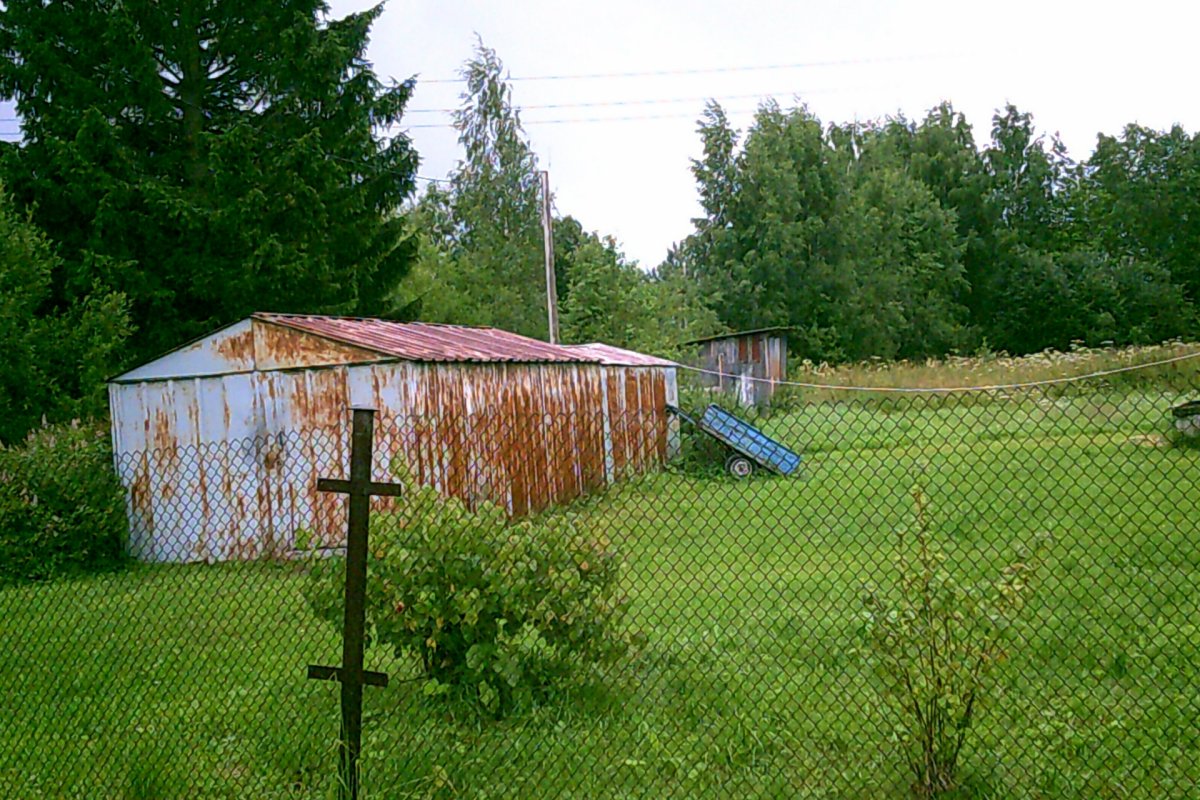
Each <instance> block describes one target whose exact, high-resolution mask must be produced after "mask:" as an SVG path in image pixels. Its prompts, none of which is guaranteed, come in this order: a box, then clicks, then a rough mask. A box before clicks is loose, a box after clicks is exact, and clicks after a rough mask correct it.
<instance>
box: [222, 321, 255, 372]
mask: <svg viewBox="0 0 1200 800" xmlns="http://www.w3.org/2000/svg"><path fill="white" fill-rule="evenodd" d="M216 350H217V355H219V356H221V357H222V358H225V359H228V360H229V361H231V362H233V363H234V364H237V365H238V366H249V365H252V364H253V363H254V330H253V326H251V329H250V330H248V331H245V332H243V333H239V334H237V335H235V336H227V337H225V338H224V339H221V340H220V341H218V342H217V347H216Z"/></svg>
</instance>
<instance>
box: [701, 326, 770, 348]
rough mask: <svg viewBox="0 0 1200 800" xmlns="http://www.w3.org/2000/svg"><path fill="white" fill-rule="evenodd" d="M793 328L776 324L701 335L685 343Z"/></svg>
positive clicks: (733, 337)
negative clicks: (769, 326) (771, 326)
mask: <svg viewBox="0 0 1200 800" xmlns="http://www.w3.org/2000/svg"><path fill="white" fill-rule="evenodd" d="M790 330H791V328H790V327H789V326H787V325H776V326H775V327H773V328H754V329H753V330H748V331H733V332H732V333H718V334H714V335H713V336H701V337H700V338H699V339H689V340H688V341H686V342H680V344H681V345H683V344H703V343H704V342H712V341H716V340H717V339H737V338H738V337H740V336H751V335H753V334H756V333H787V332H788V331H790Z"/></svg>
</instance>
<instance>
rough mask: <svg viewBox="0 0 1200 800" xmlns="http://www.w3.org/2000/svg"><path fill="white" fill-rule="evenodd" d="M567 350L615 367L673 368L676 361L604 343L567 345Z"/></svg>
mask: <svg viewBox="0 0 1200 800" xmlns="http://www.w3.org/2000/svg"><path fill="white" fill-rule="evenodd" d="M565 349H567V350H571V351H574V352H576V353H579V354H580V355H582V356H584V357H587V358H589V359H590V360H595V361H599V362H600V363H601V364H605V365H608V366H613V367H673V366H675V362H674V361H668V360H667V359H665V358H659V357H658V356H649V355H646V354H645V353H639V352H637V351H636V350H626V349H625V348H623V347H614V346H613V345H611V344H604V343H603V342H591V343H590V344H571V345H566V346H565Z"/></svg>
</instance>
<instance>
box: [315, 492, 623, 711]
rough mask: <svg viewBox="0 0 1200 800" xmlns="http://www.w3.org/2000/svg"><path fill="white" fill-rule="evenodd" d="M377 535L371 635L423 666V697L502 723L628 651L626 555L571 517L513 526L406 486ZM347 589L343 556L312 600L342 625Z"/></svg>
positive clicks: (318, 573)
mask: <svg viewBox="0 0 1200 800" xmlns="http://www.w3.org/2000/svg"><path fill="white" fill-rule="evenodd" d="M370 535H371V540H370V556H369V564H368V570H367V576H368V584H367V603H366V608H367V630H368V635H369V636H370V639H371V641H372V643H378V644H381V645H385V646H388V647H391V648H392V649H393V650H394V652H395V653H396V654H397V655H401V654H409V655H412V656H415V657H416V658H417V659H418V660H419V663H420V665H421V669H422V673H423V675H424V678H425V684H424V688H425V692H426V694H430V695H440V694H446V693H448V692H450V691H452V690H453V691H455V692H456V694H459V695H461V696H463V697H466V698H468V699H469V700H470V701H471V702H473V703H476V704H478V705H479V706H482V707H483V708H485V709H487V710H488V711H491V712H492V713H494V714H496V715H497V716H499V715H502V714H504V713H507V712H509V711H511V710H513V709H515V708H519V707H528V706H530V705H531V704H533V703H536V702H539V701H541V700H544V699H546V698H547V697H548V696H549V695H550V694H551V693H552V692H553V691H554V690H557V689H563V688H567V687H570V686H572V685H580V684H582V683H583V682H586V681H587V679H588V678H589V675H590V674H591V672H592V670H594V669H595V668H597V667H598V666H600V665H602V664H605V663H611V662H612V661H613V660H615V659H617V658H619V657H620V656H621V655H623V654H624V653H625V652H626V650H627V647H628V645H629V643H630V639H629V638H628V636H627V635H625V634H623V633H622V632H621V631H620V630H619V623H620V621H621V619H622V616H623V614H624V611H625V607H626V599H625V597H624V596H623V595H621V594H620V592H619V591H618V586H617V583H618V575H619V572H620V567H621V559H620V557H619V555H618V554H617V553H616V552H615V551H614V550H613V549H612V547H611V546H610V545H609V543H608V542H607V541H606V540H605V539H604V538H603V537H600V536H596V535H593V534H592V533H591V532H589V531H588V530H586V528H585V527H584V526H583V525H582V523H581V522H580V520H579V519H578V518H576V517H575V516H574V515H571V514H565V513H560V514H555V515H552V516H546V517H543V518H540V519H536V520H522V521H518V522H513V523H510V522H509V521H508V520H507V519H506V518H505V515H504V512H503V510H501V509H500V508H498V507H496V506H491V505H485V506H482V507H481V508H479V509H478V510H475V511H472V510H470V509H468V508H467V507H466V506H465V505H464V504H463V503H462V502H461V501H459V500H456V499H448V498H444V497H441V496H440V495H438V494H437V492H436V491H434V490H433V489H431V488H428V487H421V488H416V487H412V486H409V487H407V489H406V492H405V498H404V500H403V501H402V503H401V505H400V506H399V507H398V508H397V510H395V511H394V512H387V513H380V514H377V515H375V517H374V519H373V520H372V524H371V534H370ZM344 581H345V565H344V560H343V559H341V558H333V559H323V560H318V561H315V562H314V565H313V570H312V580H311V582H310V584H309V588H308V598H309V601H310V604H311V605H312V608H313V610H314V612H315V613H316V615H317V616H318V617H319V618H321V619H323V620H326V621H328V622H330V623H332V624H334V625H335V626H339V628H340V626H341V624H342V596H343V595H342V592H343V587H344Z"/></svg>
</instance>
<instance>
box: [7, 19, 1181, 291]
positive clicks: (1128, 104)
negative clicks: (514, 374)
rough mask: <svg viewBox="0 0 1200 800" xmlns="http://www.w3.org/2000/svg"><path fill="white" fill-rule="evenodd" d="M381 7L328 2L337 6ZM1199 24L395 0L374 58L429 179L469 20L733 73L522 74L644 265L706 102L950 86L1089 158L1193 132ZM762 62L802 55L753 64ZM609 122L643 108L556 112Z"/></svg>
mask: <svg viewBox="0 0 1200 800" xmlns="http://www.w3.org/2000/svg"><path fill="white" fill-rule="evenodd" d="M373 4H374V0H333V2H332V6H333V12H334V13H335V14H336V15H338V16H341V15H344V14H346V13H349V12H351V11H357V10H361V9H364V8H368V7H370V6H371V5H373ZM1197 29H1200V3H1194V2H1155V1H1154V0H1141V2H1137V3H1128V2H1124V3H1119V4H1118V3H1106V2H1103V0H1099V1H1097V0H1093V1H1092V2H1072V3H1066V2H1055V1H1054V0H1040V2H1026V1H1025V0H1006V1H1005V2H995V3H981V2H975V1H974V0H956V1H955V2H934V1H932V0H931V1H929V2H883V0H859V1H858V2H853V1H848V0H838V1H837V2H834V1H833V0H822V1H821V2H770V1H768V0H745V1H744V2H740V3H731V2H724V3H718V2H698V1H696V0H693V1H692V2H646V0H641V2H630V1H629V0H599V1H598V0H592V2H574V1H573V0H554V2H543V1H542V0H506V1H505V2H495V0H493V1H492V2H484V1H483V0H478V1H476V2H454V1H451V0H440V1H439V0H391V2H390V3H388V5H387V6H386V10H385V11H384V13H383V16H382V18H381V19H380V20H379V22H378V23H376V26H375V29H374V31H373V35H372V43H371V48H370V51H369V56H370V58H371V59H372V60H373V61H374V63H375V66H376V69H377V71H378V72H379V73H380V74H381V75H382V76H385V77H393V78H405V77H408V76H411V75H417V76H418V85H417V90H416V93H415V96H414V97H413V99H412V102H411V104H410V112H409V113H408V114H407V115H406V120H407V121H408V123H409V125H410V128H409V134H410V136H411V137H412V139H413V141H414V142H415V144H416V147H417V150H418V151H419V153H420V155H421V161H422V164H421V174H422V175H425V176H429V177H436V178H440V177H445V175H446V173H447V172H448V171H449V170H450V169H451V168H452V167H453V166H454V163H455V161H456V160H457V158H458V157H459V151H458V146H457V141H456V137H455V132H454V131H453V130H452V129H451V128H449V127H448V123H449V117H448V116H447V115H446V114H445V113H443V112H440V111H433V112H430V113H424V110H425V109H447V108H451V107H453V106H455V105H457V103H458V93H459V91H460V89H461V86H460V85H459V84H456V83H435V82H431V81H433V80H438V79H446V78H453V77H454V76H455V74H456V71H457V69H458V67H459V66H460V65H461V63H462V62H463V60H465V59H466V58H467V57H469V56H470V54H471V48H472V45H473V42H474V36H475V34H476V33H478V34H479V35H480V36H481V37H482V38H483V41H484V42H485V43H486V44H487V45H488V46H490V47H493V48H495V50H496V51H497V52H498V54H499V55H500V57H501V59H502V60H503V61H504V63H505V64H506V66H507V67H508V69H509V71H510V73H511V75H512V76H513V77H514V78H517V79H519V78H522V77H530V76H547V75H558V76H563V75H566V76H571V75H580V74H595V73H605V74H608V73H620V72H648V71H665V72H671V71H675V72H678V71H688V70H692V71H695V70H724V71H720V72H700V73H695V72H693V73H692V74H664V75H651V76H647V75H642V76H638V77H604V78H574V79H562V80H515V81H514V83H513V94H514V100H515V102H516V103H517V104H518V105H521V106H530V108H528V109H527V110H526V111H525V112H524V114H523V118H524V121H525V123H526V130H527V132H528V134H529V137H530V140H531V141H532V143H533V147H534V149H535V151H536V152H537V154H538V156H539V157H540V159H541V163H542V165H543V166H544V167H548V168H549V170H550V178H551V184H552V187H553V189H554V192H555V195H556V200H555V205H556V207H557V210H558V211H559V213H563V214H572V215H574V216H575V217H577V218H578V219H579V220H580V221H581V222H582V223H583V224H584V225H585V226H586V227H588V228H591V229H595V230H599V231H600V232H601V233H605V234H612V235H614V236H616V238H617V239H618V240H619V241H620V242H621V244H622V246H623V247H624V249H625V251H626V253H627V254H628V255H629V256H631V257H633V258H636V259H637V260H638V261H640V262H641V263H642V265H643V266H644V267H647V268H648V267H653V266H655V265H656V264H658V263H659V261H661V259H662V257H663V255H664V254H665V253H666V250H667V248H668V247H669V246H670V245H671V243H672V242H674V241H677V240H678V239H680V238H682V237H683V236H685V235H686V234H687V233H688V231H689V230H690V219H691V217H693V216H694V215H695V214H696V213H697V205H696V199H695V188H694V184H693V181H692V177H691V174H690V172H689V170H688V168H689V159H691V158H693V157H695V156H696V155H698V150H699V146H698V142H699V139H698V137H697V135H696V133H695V126H696V122H695V121H696V118H697V117H698V115H699V113H700V110H701V109H702V107H703V102H704V101H703V98H706V97H716V98H718V99H721V100H722V101H723V102H724V103H725V105H726V107H727V109H729V110H730V111H731V112H732V113H731V117H732V119H733V121H734V123H735V124H736V125H737V126H738V127H740V128H745V127H746V125H747V124H748V123H749V121H750V118H751V115H752V113H753V110H754V108H755V106H756V105H757V98H761V97H766V96H774V97H776V98H778V99H779V100H780V102H782V103H784V104H785V105H786V104H790V103H791V101H792V98H793V96H798V97H800V98H802V99H803V100H804V101H805V102H807V103H808V105H809V107H810V108H812V109H813V111H815V112H816V113H817V114H818V115H819V116H820V117H821V119H822V120H823V121H826V122H828V121H833V120H836V121H846V120H851V119H855V118H858V119H867V118H875V117H879V116H881V115H886V114H890V113H895V112H897V111H902V112H904V113H905V114H906V115H908V116H915V117H920V116H922V115H923V114H924V112H925V111H926V110H927V109H928V108H930V107H932V106H934V105H936V104H937V103H938V102H939V101H941V100H943V99H948V100H951V101H953V102H954V104H955V105H956V106H957V107H958V108H959V109H960V110H961V111H963V112H965V113H966V115H967V118H968V119H969V121H970V122H971V123H972V125H974V127H975V132H976V137H977V139H980V138H986V137H987V135H988V129H989V126H990V118H991V114H992V112H993V110H994V109H996V108H997V107H999V106H1001V105H1003V103H1004V102H1005V101H1012V102H1013V103H1015V104H1016V105H1017V106H1018V107H1020V108H1021V109H1023V110H1028V111H1031V112H1032V113H1033V114H1034V117H1035V120H1036V122H1037V124H1038V126H1039V128H1041V129H1043V130H1046V131H1049V132H1053V131H1058V132H1060V133H1061V134H1062V137H1063V139H1064V140H1065V141H1066V143H1067V145H1068V147H1069V148H1070V150H1071V153H1072V155H1073V156H1075V157H1077V158H1082V157H1086V155H1087V154H1088V153H1089V152H1090V151H1091V150H1092V148H1093V146H1094V144H1095V140H1096V134H1097V132H1099V131H1104V132H1117V131H1119V130H1120V129H1121V127H1122V126H1123V125H1124V124H1125V123H1127V122H1131V121H1137V122H1140V123H1141V124H1144V125H1149V126H1153V127H1167V126H1170V125H1171V124H1172V123H1175V122H1179V123H1182V124H1183V125H1184V126H1185V127H1187V128H1188V129H1189V130H1196V129H1197V128H1198V127H1200V92H1197V90H1196V87H1195V85H1194V82H1195V80H1196V78H1197V76H1198V75H1200V70H1197V63H1196V62H1197V55H1196V54H1197V47H1196V43H1195V34H1196V31H1197ZM769 65H808V66H796V67H792V68H787V69H745V68H752V67H764V66H769ZM584 103H596V104H616V103H619V104H620V105H592V106H583V105H580V104H584ZM563 104H570V107H566V108H542V109H537V108H532V106H538V105H542V106H544V105H563ZM2 116H11V112H8V113H5V114H4V115H2ZM601 117H603V118H613V117H641V118H640V119H623V120H611V119H610V120H608V121H577V122H553V123H548V122H544V121H545V120H585V119H586V120H595V119H596V118H601ZM645 117H658V118H655V119H646V118H645ZM539 121H542V122H539ZM0 125H8V127H12V123H0ZM418 125H425V126H434V127H417V126H418ZM7 129H8V128H4V130H7Z"/></svg>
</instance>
